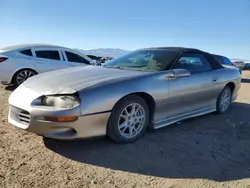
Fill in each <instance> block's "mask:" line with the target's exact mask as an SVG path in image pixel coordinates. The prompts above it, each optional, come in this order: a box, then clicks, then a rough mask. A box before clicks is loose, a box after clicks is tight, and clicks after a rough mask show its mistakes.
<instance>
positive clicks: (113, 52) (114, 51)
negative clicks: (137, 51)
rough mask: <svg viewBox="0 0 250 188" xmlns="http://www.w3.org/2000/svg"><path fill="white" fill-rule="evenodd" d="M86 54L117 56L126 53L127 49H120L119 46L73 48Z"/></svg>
mask: <svg viewBox="0 0 250 188" xmlns="http://www.w3.org/2000/svg"><path fill="white" fill-rule="evenodd" d="M75 50H78V51H80V52H82V53H84V54H86V55H96V56H101V57H117V56H120V55H124V54H126V53H128V52H129V51H128V50H122V49H119V48H98V49H92V50H83V49H75Z"/></svg>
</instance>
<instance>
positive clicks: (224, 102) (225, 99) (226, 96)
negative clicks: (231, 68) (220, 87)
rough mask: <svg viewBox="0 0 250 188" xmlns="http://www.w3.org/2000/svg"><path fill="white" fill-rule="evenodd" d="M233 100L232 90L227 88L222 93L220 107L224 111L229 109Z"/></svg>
mask: <svg viewBox="0 0 250 188" xmlns="http://www.w3.org/2000/svg"><path fill="white" fill-rule="evenodd" d="M230 102H231V92H230V90H228V89H226V90H224V92H223V93H222V95H221V101H220V108H221V110H222V111H223V112H224V111H226V110H227V108H228V107H229V105H230Z"/></svg>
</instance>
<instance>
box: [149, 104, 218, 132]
mask: <svg viewBox="0 0 250 188" xmlns="http://www.w3.org/2000/svg"><path fill="white" fill-rule="evenodd" d="M214 111H216V107H215V106H213V107H207V108H202V109H198V110H194V111H191V112H186V113H183V114H178V115H175V116H171V117H167V118H165V119H162V120H160V121H156V122H153V125H152V127H153V129H159V128H162V127H165V126H168V125H171V124H173V123H176V122H178V121H181V120H184V119H189V118H192V117H197V116H201V115H205V114H208V113H211V112H214Z"/></svg>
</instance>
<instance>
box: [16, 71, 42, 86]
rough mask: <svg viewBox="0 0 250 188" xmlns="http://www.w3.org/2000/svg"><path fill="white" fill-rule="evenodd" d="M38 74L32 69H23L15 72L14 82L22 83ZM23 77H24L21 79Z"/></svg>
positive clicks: (17, 84)
mask: <svg viewBox="0 0 250 188" xmlns="http://www.w3.org/2000/svg"><path fill="white" fill-rule="evenodd" d="M35 75H37V72H36V71H34V70H32V69H22V70H19V71H17V72H16V73H15V75H14V76H13V80H12V83H13V84H14V85H16V86H19V85H21V84H22V83H23V82H24V81H26V80H27V79H28V78H30V77H32V76H35ZM21 78H22V79H21Z"/></svg>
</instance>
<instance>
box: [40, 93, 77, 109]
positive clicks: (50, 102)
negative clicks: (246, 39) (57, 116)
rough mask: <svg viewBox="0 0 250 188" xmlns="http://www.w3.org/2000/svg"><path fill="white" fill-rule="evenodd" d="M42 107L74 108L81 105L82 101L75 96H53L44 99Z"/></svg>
mask: <svg viewBox="0 0 250 188" xmlns="http://www.w3.org/2000/svg"><path fill="white" fill-rule="evenodd" d="M41 102H42V105H45V106H53V107H56V108H73V107H75V106H78V105H79V104H80V100H79V98H78V97H77V96H75V95H55V96H53V95H51V96H44V97H42V101H41Z"/></svg>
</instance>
